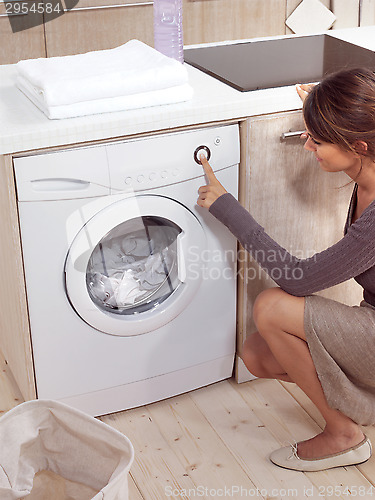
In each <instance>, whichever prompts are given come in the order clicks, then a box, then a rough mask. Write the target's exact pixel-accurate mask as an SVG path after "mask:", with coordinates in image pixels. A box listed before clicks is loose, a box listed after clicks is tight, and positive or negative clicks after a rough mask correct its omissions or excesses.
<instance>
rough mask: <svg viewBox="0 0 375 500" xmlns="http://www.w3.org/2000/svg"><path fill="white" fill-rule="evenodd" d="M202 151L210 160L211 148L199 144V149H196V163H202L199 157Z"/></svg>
mask: <svg viewBox="0 0 375 500" xmlns="http://www.w3.org/2000/svg"><path fill="white" fill-rule="evenodd" d="M202 153H203V154H204V156H205V157H206V158H207V161H209V160H210V158H211V151H210V148H208V147H207V146H203V145H202V146H198V147H197V149H196V150H195V151H194V160H195V161H196V163H198V165H201V161H200V159H199V156H200V155H201V154H202Z"/></svg>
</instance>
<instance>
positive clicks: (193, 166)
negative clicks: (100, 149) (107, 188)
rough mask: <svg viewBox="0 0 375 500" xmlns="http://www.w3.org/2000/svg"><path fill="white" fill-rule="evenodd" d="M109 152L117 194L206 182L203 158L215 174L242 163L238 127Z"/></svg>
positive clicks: (115, 146)
mask: <svg viewBox="0 0 375 500" xmlns="http://www.w3.org/2000/svg"><path fill="white" fill-rule="evenodd" d="M106 150H107V157H108V164H109V176H110V179H111V190H112V192H113V193H114V194H115V193H116V192H117V193H118V192H120V191H141V190H148V189H153V188H156V187H161V186H164V185H169V184H174V183H177V182H183V181H184V180H188V179H192V178H195V177H202V178H203V177H204V172H203V168H202V165H201V161H200V159H199V156H200V155H201V154H204V155H205V156H206V158H207V160H208V161H209V162H210V165H211V167H212V169H213V170H214V171H216V170H221V169H223V168H226V167H229V166H231V165H235V164H238V163H239V160H240V152H239V131H238V125H226V126H221V127H208V128H203V129H198V130H197V129H195V130H187V131H183V132H174V133H170V134H163V135H155V136H151V137H142V138H139V139H134V140H128V141H124V142H118V143H112V144H108V145H106ZM202 180H203V179H202Z"/></svg>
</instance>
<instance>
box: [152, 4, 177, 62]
mask: <svg viewBox="0 0 375 500" xmlns="http://www.w3.org/2000/svg"><path fill="white" fill-rule="evenodd" d="M154 47H155V49H156V50H158V51H159V52H161V53H162V54H165V55H166V56H168V57H173V58H174V59H176V60H177V61H179V62H181V63H183V62H184V51H183V31H182V0H154Z"/></svg>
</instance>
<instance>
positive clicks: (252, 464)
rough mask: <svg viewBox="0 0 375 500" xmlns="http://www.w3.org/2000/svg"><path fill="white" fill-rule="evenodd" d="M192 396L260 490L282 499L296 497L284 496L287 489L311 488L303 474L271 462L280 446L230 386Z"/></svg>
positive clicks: (220, 385) (201, 390)
mask: <svg viewBox="0 0 375 500" xmlns="http://www.w3.org/2000/svg"><path fill="white" fill-rule="evenodd" d="M191 397H192V399H193V401H194V402H195V403H196V404H197V405H198V407H199V409H200V410H201V412H202V413H203V414H204V415H205V416H206V418H207V419H208V420H209V422H210V424H211V425H212V427H213V428H214V430H215V431H216V433H217V434H218V436H219V437H220V438H221V439H222V440H223V442H224V443H225V445H226V446H227V448H228V449H229V450H230V451H231V452H232V453H233V455H234V456H235V457H236V459H237V460H238V462H239V463H240V464H241V466H242V468H243V469H244V470H245V472H246V473H247V475H248V476H249V477H250V478H251V480H252V481H253V482H254V483H255V485H256V487H257V488H258V490H259V491H263V492H267V494H266V496H267V495H268V496H269V497H272V498H277V499H281V498H288V497H289V498H290V497H292V496H293V495H292V493H289V494H285V491H286V489H293V490H295V492H297V493H298V494H302V495H303V494H304V491H306V490H308V489H311V487H312V486H313V485H312V483H311V482H310V481H309V479H308V478H307V477H306V476H305V475H304V474H301V473H299V472H296V471H291V470H287V469H281V468H280V467H276V466H275V465H273V464H272V463H271V462H270V461H269V459H268V456H269V453H270V452H271V451H272V450H274V449H275V448H277V447H278V446H279V443H278V441H277V440H276V439H275V438H274V436H273V435H272V433H271V432H269V430H268V429H267V428H266V426H265V425H264V424H263V422H262V421H261V420H260V419H259V418H258V417H257V416H256V415H255V413H254V412H253V411H252V409H251V408H250V407H249V406H248V404H247V403H246V402H245V401H244V400H243V398H242V397H241V396H240V394H239V393H238V392H237V391H236V390H235V389H234V388H233V386H231V384H229V383H228V382H227V381H225V382H221V383H218V384H215V385H214V386H210V387H207V388H204V389H200V390H198V391H194V392H193V393H191ZM296 498H298V497H296Z"/></svg>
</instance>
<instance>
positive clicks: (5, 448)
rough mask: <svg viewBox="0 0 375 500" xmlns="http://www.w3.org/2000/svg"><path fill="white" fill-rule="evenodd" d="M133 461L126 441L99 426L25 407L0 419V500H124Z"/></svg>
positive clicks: (69, 414) (48, 408)
mask: <svg viewBox="0 0 375 500" xmlns="http://www.w3.org/2000/svg"><path fill="white" fill-rule="evenodd" d="M133 458H134V449H133V446H132V444H131V442H130V441H129V439H128V438H127V437H125V436H124V435H123V434H121V433H120V432H118V431H116V430H115V429H113V428H112V427H109V426H108V425H106V424H104V423H103V422H101V421H100V420H97V419H95V418H93V417H90V416H88V415H86V414H85V413H82V412H81V411H78V410H76V409H74V408H71V407H69V406H67V405H65V404H62V403H59V402H56V401H46V400H36V401H28V402H26V403H22V404H20V405H18V406H16V407H15V408H13V409H12V410H10V411H9V412H8V413H6V414H5V415H4V416H3V417H1V418H0V499H1V500H15V499H23V498H25V499H26V500H127V499H128V473H129V469H130V466H131V464H132V461H133ZM34 477H35V481H34Z"/></svg>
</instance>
